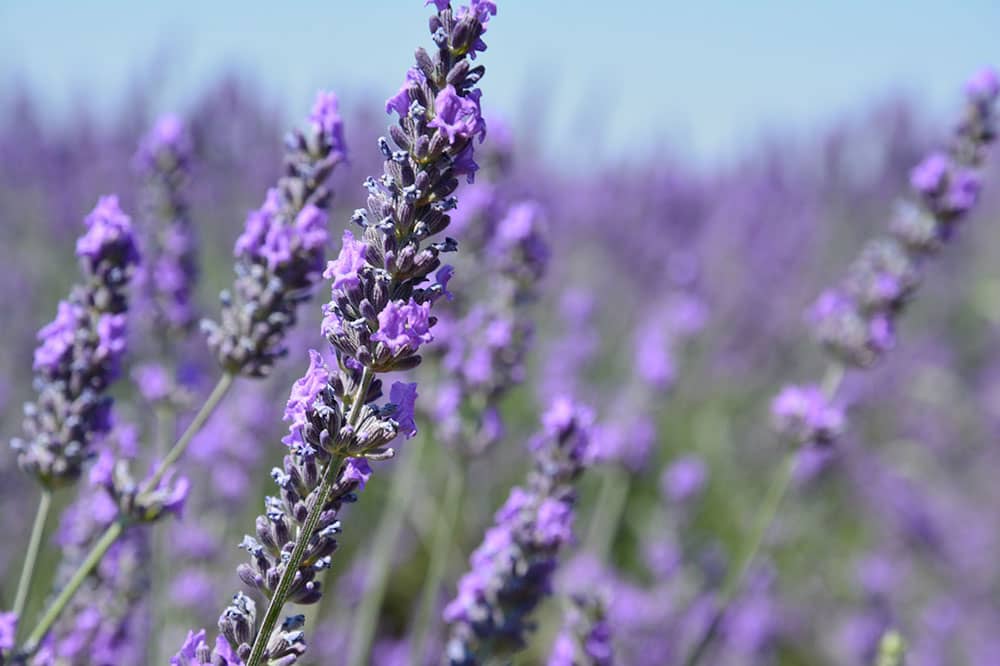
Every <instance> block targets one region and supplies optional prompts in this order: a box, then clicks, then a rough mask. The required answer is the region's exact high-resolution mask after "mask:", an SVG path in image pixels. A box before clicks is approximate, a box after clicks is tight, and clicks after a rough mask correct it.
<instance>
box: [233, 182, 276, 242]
mask: <svg viewBox="0 0 1000 666" xmlns="http://www.w3.org/2000/svg"><path fill="white" fill-rule="evenodd" d="M279 210H281V195H280V193H279V192H278V189H277V188H274V187H272V188H271V189H269V190H268V191H267V195H266V196H265V197H264V203H263V204H261V207H260V208H258V209H257V210H254V211H251V212H250V214H249V215H247V222H246V226H245V227H244V230H243V233H242V234H240V236H239V238H237V239H236V246H235V248H234V250H233V252H234V254H235V255H236V256H237V257H254V256H257V255H258V254H259V253H260V251H261V248H262V247H263V245H264V241H265V239H266V238H267V234H268V232H269V231H270V230H271V227H272V225H274V224H275V218H276V217H277V215H278V211H279Z"/></svg>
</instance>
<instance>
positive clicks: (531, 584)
mask: <svg viewBox="0 0 1000 666" xmlns="http://www.w3.org/2000/svg"><path fill="white" fill-rule="evenodd" d="M591 422H592V415H591V413H590V411H589V410H588V409H586V408H584V407H581V406H578V405H576V404H574V403H572V402H570V401H569V400H567V399H565V398H560V399H557V400H556V401H555V402H554V403H553V405H552V406H551V407H550V408H549V410H548V411H547V412H546V413H545V415H544V416H543V424H544V430H543V432H542V433H541V434H540V435H539V436H537V437H536V439H535V440H534V441H533V442H532V444H531V449H532V453H533V455H534V458H535V467H534V470H533V472H532V473H531V474H530V476H529V478H528V482H527V484H526V486H525V487H523V488H522V487H515V488H514V489H513V490H512V491H511V493H510V496H509V497H508V498H507V501H506V503H505V504H504V506H503V507H501V508H500V510H499V511H498V512H497V514H496V517H495V523H494V525H493V526H492V527H490V528H489V529H488V530H487V531H486V536H485V538H484V540H483V543H482V545H480V546H479V548H477V549H476V550H475V552H473V554H472V557H471V558H470V563H471V565H472V568H471V570H470V571H469V572H468V573H466V574H465V575H464V576H463V577H462V578H461V580H460V581H459V584H458V596H457V597H455V599H454V600H452V601H451V602H450V603H449V604H448V605H447V607H446V608H445V610H444V619H445V621H446V622H448V623H449V624H450V625H451V640H450V641H449V643H448V648H447V659H448V661H449V663H452V664H479V663H484V662H486V661H488V660H489V659H490V658H509V657H510V656H511V655H513V654H514V653H516V652H517V651H519V650H521V649H522V648H523V647H524V645H525V640H526V634H527V633H528V632H529V631H530V629H531V625H530V623H529V622H528V618H529V616H530V614H531V613H532V611H534V609H535V607H536V606H537V605H538V603H539V602H540V601H541V600H542V598H543V597H545V596H546V595H548V594H550V593H551V580H552V574H553V572H554V571H555V569H556V564H557V557H558V554H559V552H560V550H561V549H562V547H563V546H565V545H566V544H567V542H568V541H569V540H570V539H571V537H572V524H573V513H574V503H575V500H576V491H575V489H574V482H575V481H576V479H577V477H578V476H579V475H580V473H581V472H582V471H583V468H584V461H585V459H586V457H587V455H588V452H587V449H588V448H589V446H590V427H591Z"/></svg>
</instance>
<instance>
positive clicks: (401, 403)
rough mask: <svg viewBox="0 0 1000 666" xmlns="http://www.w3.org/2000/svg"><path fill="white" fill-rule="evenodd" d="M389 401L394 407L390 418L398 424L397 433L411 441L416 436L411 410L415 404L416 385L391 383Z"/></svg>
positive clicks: (415, 426)
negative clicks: (394, 409)
mask: <svg viewBox="0 0 1000 666" xmlns="http://www.w3.org/2000/svg"><path fill="white" fill-rule="evenodd" d="M389 401H390V402H391V403H392V404H394V405H396V411H395V413H393V415H392V417H393V419H394V420H395V421H396V423H398V424H399V432H400V433H402V434H403V436H405V437H406V439H413V437H415V436H416V434H417V424H416V422H414V420H413V408H414V406H415V405H416V402H417V385H416V384H415V383H409V384H404V383H403V382H393V384H392V388H390V389H389Z"/></svg>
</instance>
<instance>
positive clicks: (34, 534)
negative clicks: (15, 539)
mask: <svg viewBox="0 0 1000 666" xmlns="http://www.w3.org/2000/svg"><path fill="white" fill-rule="evenodd" d="M51 508H52V491H51V490H49V489H48V488H42V496H41V497H40V498H39V500H38V511H37V512H36V513H35V523H34V525H32V527H31V538H30V539H29V540H28V551H27V552H26V553H25V555H24V564H23V565H22V567H21V578H20V579H19V580H18V581H17V594H16V596H15V597H14V608H13V610H14V615H16V616H17V617H21V616H22V615H23V614H24V606H25V604H27V602H28V594H29V593H30V592H31V581H32V579H33V578H34V575H35V564H36V563H37V562H38V551H39V547H40V546H41V544H42V534H44V533H45V523H46V521H47V520H48V517H49V509H51Z"/></svg>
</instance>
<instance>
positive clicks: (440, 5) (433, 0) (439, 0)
mask: <svg viewBox="0 0 1000 666" xmlns="http://www.w3.org/2000/svg"><path fill="white" fill-rule="evenodd" d="M427 5H434V6H435V7H437V10H438V11H439V12H443V11H444V10H446V9H448V8H449V7H451V0H425V2H424V7H426V6H427Z"/></svg>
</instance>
